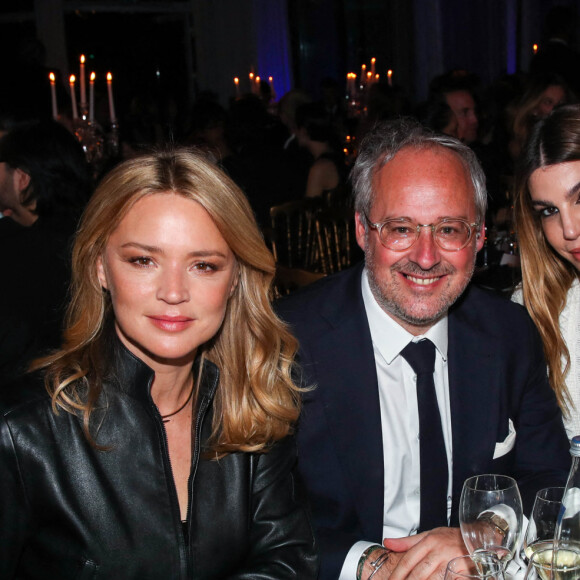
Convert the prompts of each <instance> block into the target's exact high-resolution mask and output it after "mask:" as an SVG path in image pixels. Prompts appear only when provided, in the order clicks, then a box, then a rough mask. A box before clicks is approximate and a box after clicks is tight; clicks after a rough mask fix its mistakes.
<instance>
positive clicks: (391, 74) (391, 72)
mask: <svg viewBox="0 0 580 580" xmlns="http://www.w3.org/2000/svg"><path fill="white" fill-rule="evenodd" d="M387 76H388V77H389V78H391V77H392V76H393V71H392V70H391V69H389V70H388V71H387Z"/></svg>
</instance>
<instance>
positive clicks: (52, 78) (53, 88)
mask: <svg viewBox="0 0 580 580" xmlns="http://www.w3.org/2000/svg"><path fill="white" fill-rule="evenodd" d="M48 78H49V79H50V96H51V97H52V99H51V100H52V118H53V119H54V120H56V119H58V108H57V106H56V77H55V76H54V73H52V72H51V73H50V74H49V75H48Z"/></svg>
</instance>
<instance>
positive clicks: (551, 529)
mask: <svg viewBox="0 0 580 580" xmlns="http://www.w3.org/2000/svg"><path fill="white" fill-rule="evenodd" d="M563 495H564V488H563V487H546V488H544V489H541V490H540V491H539V492H538V493H537V494H536V499H535V501H534V507H533V509H532V514H531V516H530V521H529V523H528V528H527V530H526V535H525V537H524V554H525V556H526V561H529V559H530V558H531V557H532V554H533V553H534V552H537V551H538V550H542V549H544V548H551V547H552V543H553V540H554V536H555V534H556V523H557V521H558V514H559V513H560V509H561V508H562V496H563Z"/></svg>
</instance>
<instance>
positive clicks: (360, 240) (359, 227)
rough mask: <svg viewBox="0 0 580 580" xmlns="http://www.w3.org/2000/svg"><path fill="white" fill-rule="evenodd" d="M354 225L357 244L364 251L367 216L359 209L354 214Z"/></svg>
mask: <svg viewBox="0 0 580 580" xmlns="http://www.w3.org/2000/svg"><path fill="white" fill-rule="evenodd" d="M354 227H355V234H356V241H357V244H358V245H359V246H360V248H361V250H362V251H363V252H364V251H365V245H366V231H365V218H364V217H363V215H362V214H361V213H360V212H359V211H357V212H356V213H355V215H354Z"/></svg>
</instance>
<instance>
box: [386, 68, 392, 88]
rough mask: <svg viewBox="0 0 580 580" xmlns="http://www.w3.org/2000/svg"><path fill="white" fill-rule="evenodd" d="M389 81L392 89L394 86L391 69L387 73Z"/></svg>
mask: <svg viewBox="0 0 580 580" xmlns="http://www.w3.org/2000/svg"><path fill="white" fill-rule="evenodd" d="M387 79H388V80H389V86H390V87H392V86H393V71H392V70H391V69H389V70H388V71H387Z"/></svg>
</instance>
